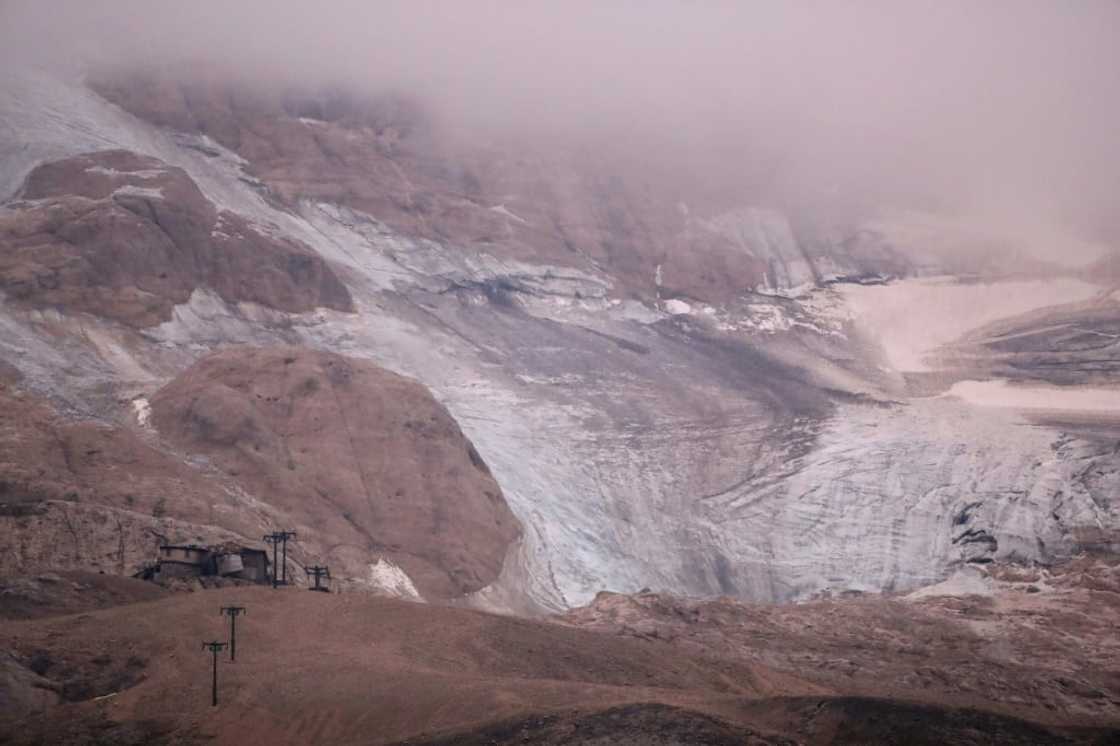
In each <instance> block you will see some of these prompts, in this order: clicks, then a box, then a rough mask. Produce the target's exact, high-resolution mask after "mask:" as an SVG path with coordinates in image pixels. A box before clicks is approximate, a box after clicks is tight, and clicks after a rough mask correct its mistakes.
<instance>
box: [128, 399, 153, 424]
mask: <svg viewBox="0 0 1120 746" xmlns="http://www.w3.org/2000/svg"><path fill="white" fill-rule="evenodd" d="M132 411H133V413H134V414H135V415H136V422H137V423H139V424H140V427H151V419H152V405H151V403H149V402H148V400H147V399H146V398H145V397H143V396H138V397H136V398H135V399H133V400H132Z"/></svg>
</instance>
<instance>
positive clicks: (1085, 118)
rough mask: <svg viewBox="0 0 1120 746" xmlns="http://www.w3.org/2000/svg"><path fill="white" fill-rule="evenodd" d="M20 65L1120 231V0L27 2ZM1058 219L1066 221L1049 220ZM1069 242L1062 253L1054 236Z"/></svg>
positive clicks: (13, 53) (19, 19) (17, 54)
mask: <svg viewBox="0 0 1120 746" xmlns="http://www.w3.org/2000/svg"><path fill="white" fill-rule="evenodd" d="M0 13H2V14H3V16H2V20H0V28H2V30H0V46H2V47H3V50H4V51H3V52H2V53H0V54H2V55H3V56H2V57H0V62H2V63H3V64H5V65H12V64H17V63H20V62H35V63H37V64H60V65H63V66H66V67H69V68H73V67H74V66H79V67H81V66H86V65H90V64H97V65H104V64H124V65H132V66H152V65H166V64H172V65H181V66H183V67H184V69H189V67H188V66H189V65H191V64H194V63H195V61H197V60H205V61H207V62H208V63H209V64H211V65H216V66H219V67H229V68H231V69H235V70H237V71H238V73H239V74H240V75H242V76H247V77H248V78H250V79H255V80H261V81H269V82H273V83H280V84H283V85H289V84H291V85H324V84H332V85H339V84H341V85H345V86H348V87H353V88H358V89H362V90H367V91H372V92H378V91H383V90H393V91H405V92H408V93H409V94H411V95H415V96H417V97H418V98H420V99H421V100H423V101H424V102H425V103H426V104H427V105H428V106H429V107H431V109H432V110H433V111H435V112H438V116H439V117H440V119H441V121H442V122H444V124H445V125H446V126H449V127H450V128H451V129H453V130H455V131H456V132H457V133H459V136H461V137H467V138H471V137H485V138H488V139H489V140H495V139H496V140H499V141H500V139H501V138H502V137H507V136H514V135H516V136H521V137H530V138H532V137H561V138H570V139H571V140H572V141H595V142H597V143H600V144H602V143H608V144H613V146H614V147H617V148H618V150H619V152H620V153H623V152H625V153H628V154H630V155H631V156H634V155H637V156H638V157H640V158H648V159H649V160H650V161H651V162H660V163H663V164H665V165H666V167H667V168H672V169H679V170H682V171H685V172H687V173H689V174H690V175H691V176H692V177H693V178H695V179H698V180H701V181H703V180H704V179H706V178H709V177H710V179H711V180H712V181H713V182H717V183H722V182H734V181H735V180H737V179H741V180H742V181H743V183H750V184H755V185H758V184H763V185H764V187H765V188H764V195H763V196H764V197H765V198H769V199H770V200H772V201H774V202H779V203H783V204H800V205H822V206H824V205H829V204H849V205H859V206H860V209H867V208H868V207H869V206H871V207H876V208H879V207H881V208H920V209H927V210H928V209H936V210H938V211H942V212H945V213H947V214H952V215H954V216H961V215H964V216H968V217H969V218H970V219H972V218H975V219H976V220H979V221H984V222H986V223H987V224H990V225H992V226H997V227H999V228H1000V229H1001V230H1006V231H1008V232H1011V233H1016V234H1020V235H1024V236H1035V237H1039V236H1044V237H1046V238H1045V240H1046V241H1051V239H1052V238H1053V239H1054V242H1055V245H1058V244H1061V243H1062V241H1064V240H1066V238H1062V237H1068V240H1069V242H1070V243H1071V244H1072V243H1076V242H1082V243H1084V244H1093V245H1112V246H1115V245H1117V244H1120V215H1118V212H1120V211H1117V210H1116V209H1115V200H1116V195H1117V194H1120V139H1118V137H1117V133H1118V132H1120V3H1118V2H1115V1H1113V0H1099V1H1097V0H1074V1H1069V2H1067V1H1063V0H1053V1H1052V2H1037V1H1035V0H1005V1H1004V0H989V1H987V2H983V1H981V0H965V1H961V2H955V1H953V0H940V1H938V2H899V1H897V0H894V1H892V0H887V1H885V2H844V1H842V0H833V1H831V2H793V1H790V0H784V1H778V2H746V1H744V2H717V1H715V0H712V1H709V2H699V1H697V2H685V1H684V0H679V1H670V0H642V1H635V2H621V1H619V2H572V1H570V0H569V1H567V2H551V3H543V2H499V1H497V0H457V1H456V2H445V3H436V2H417V1H416V0H412V1H410V2H371V1H366V2H357V1H352V2H342V1H338V2H286V1H285V2H281V1H280V0H249V1H241V2H231V1H228V0H227V1H226V2H194V3H182V2H176V3H170V2H168V3H164V2H154V1H153V0H146V1H145V0H122V1H119V2H113V3H94V2H69V3H67V2H50V3H43V2H33V1H32V2H9V3H7V4H6V5H4V6H3V10H2V11H0ZM1054 237H1058V238H1054ZM1055 252H1058V253H1063V252H1068V249H1066V248H1060V247H1059V248H1056V249H1055Z"/></svg>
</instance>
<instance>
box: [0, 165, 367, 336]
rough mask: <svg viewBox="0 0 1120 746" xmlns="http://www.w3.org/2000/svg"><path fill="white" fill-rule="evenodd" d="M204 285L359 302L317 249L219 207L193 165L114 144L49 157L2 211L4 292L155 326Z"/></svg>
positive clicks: (272, 297)
mask: <svg viewBox="0 0 1120 746" xmlns="http://www.w3.org/2000/svg"><path fill="white" fill-rule="evenodd" d="M198 287H207V288H210V289H212V290H213V291H215V292H216V293H217V294H218V295H220V296H221V297H222V298H223V299H225V300H226V301H229V302H237V301H252V302H255V303H260V304H262V305H266V306H270V307H273V308H277V309H280V310H284V311H293V312H295V311H307V310H310V309H313V308H315V307H317V306H326V307H329V308H335V309H338V310H350V309H351V305H352V304H351V300H350V295H349V292H348V291H347V290H346V287H345V286H344V285H343V284H342V283H341V282H340V281H339V279H338V278H337V277H336V276H335V274H334V272H333V271H332V270H331V268H330V267H329V266H328V265H327V264H326V262H324V261H323V259H322V258H321V257H320V256H319V255H318V254H316V253H315V252H314V251H312V250H311V249H310V248H309V247H307V246H305V245H303V244H299V243H296V242H294V241H291V240H288V239H283V238H277V237H275V236H270V235H267V234H265V233H263V232H261V231H260V230H259V229H258V228H256V227H255V226H253V225H252V224H251V223H249V222H248V221H246V220H245V219H244V218H242V217H240V216H238V215H236V214H234V213H231V212H228V211H220V210H218V209H217V208H216V207H215V206H214V205H213V204H212V203H211V202H210V201H209V200H207V199H206V197H205V196H204V195H203V194H202V192H201V191H199V189H198V187H197V186H196V185H195V183H194V181H193V180H191V178H190V177H189V176H187V174H186V172H185V171H183V170H182V169H179V168H174V167H171V166H168V165H167V164H165V163H163V162H162V161H159V160H157V159H155V158H150V157H146V156H140V155H137V154H135V153H131V152H128V151H123V150H108V151H101V152H97V153H90V154H87V155H82V156H75V157H73V158H66V159H63V160H59V161H54V162H51V163H46V164H43V165H41V166H39V167H37V168H35V169H34V170H33V171H32V172H31V173H30V174H29V175H28V177H27V179H26V182H25V183H24V186H23V189H22V191H21V193H20V199H19V200H16V201H13V202H9V203H8V204H7V205H5V206H4V209H2V210H0V290H3V291H4V293H5V294H6V295H7V296H8V297H9V298H10V299H12V300H15V301H18V302H21V303H24V304H27V305H30V306H34V307H40V308H41V307H56V308H65V309H68V310H73V311H88V312H90V313H95V314H98V315H100V316H104V317H107V318H111V319H115V320H117V321H122V322H124V323H126V324H130V325H132V326H137V327H144V326H151V325H152V324H156V323H159V322H160V321H165V320H167V319H168V318H170V314H171V308H172V306H174V305H175V304H177V303H183V302H185V301H186V300H187V299H188V298H189V297H190V294H191V292H192V291H193V290H194V289H195V288H198Z"/></svg>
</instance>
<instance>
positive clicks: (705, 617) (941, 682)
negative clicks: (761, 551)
mask: <svg viewBox="0 0 1120 746" xmlns="http://www.w3.org/2000/svg"><path fill="white" fill-rule="evenodd" d="M1075 568H1076V569H1075ZM989 569H990V571H991V574H990V576H984V575H982V574H981V573H975V578H977V579H979V578H981V577H983V578H984V580H983V582H980V581H979V580H977V582H976V583H974V584H968V585H967V587H966V584H965V583H963V582H962V581H961V579H959V578H955V579H954V581H950V583H946V584H944V585H946V586H949V585H954V586H956V587H949V588H941V587H934V588H930V589H928V591H929V592H928V593H927V591H920V592H918V593H915V594H912V595H911V596H906V597H900V596H895V597H893V598H892V597H888V598H884V597H881V596H877V595H862V594H850V595H848V596H847V597H834V598H829V599H820V600H815V601H812V602H806V603H802V604H796V605H762V604H744V603H742V602H739V601H736V600H734V599H731V598H720V599H711V600H695V599H692V600H690V599H681V598H674V597H672V596H668V595H665V594H657V593H639V594H636V595H622V594H613V593H602V594H600V595H599V596H597V597H596V598H595V600H594V601H593V602H592V603H591V604H589V605H588V606H586V607H582V608H579V609H574V610H572V611H570V612H568V613H567V614H565V615H564V616H563V617H562V618H563V619H564V620H565V621H566V622H567V623H569V624H572V625H574V626H577V627H580V628H584V629H593V630H597V631H600V632H613V633H614V634H617V635H620V636H623V637H630V638H637V639H644V640H651V641H654V642H656V643H660V644H662V645H664V646H665V647H666V648H668V649H673V650H680V651H694V652H700V651H713V650H718V651H720V654H721V655H722V656H726V657H727V658H728V659H730V660H735V659H739V660H749V661H752V662H757V663H762V664H764V665H766V666H767V667H769V668H771V669H774V670H777V671H785V672H794V671H796V672H797V673H798V674H799V675H801V676H804V677H805V678H808V679H810V680H811V681H813V682H814V683H816V684H818V685H820V686H822V687H835V688H836V689H837V690H840V691H843V692H844V693H845V694H848V695H856V696H864V697H875V698H880V699H881V700H882V701H889V700H892V699H895V698H903V699H909V700H911V701H915V700H916V701H921V702H927V703H928V702H939V703H942V704H951V705H956V706H969V707H975V708H980V709H989V710H992V711H996V712H1003V713H1005V714H1015V715H1018V716H1020V717H1036V718H1040V719H1041V718H1044V717H1045V718H1050V717H1055V718H1070V719H1071V720H1074V719H1076V720H1077V721H1078V722H1080V723H1082V724H1090V723H1093V722H1098V723H1113V722H1116V721H1117V718H1118V717H1120V697H1118V695H1120V678H1118V677H1117V676H1116V674H1115V673H1114V670H1115V669H1114V666H1115V661H1116V660H1117V658H1118V656H1120V645H1118V644H1117V641H1116V638H1115V636H1114V635H1110V634H1109V633H1108V632H1107V631H1106V630H1107V629H1108V628H1110V627H1111V626H1113V623H1112V621H1111V618H1112V616H1113V615H1114V614H1115V613H1116V611H1117V607H1118V604H1117V599H1118V597H1117V596H1116V595H1115V593H1114V591H1115V590H1116V589H1117V587H1118V586H1117V578H1118V575H1117V567H1116V566H1115V562H1114V560H1108V561H1102V560H1099V559H1098V560H1094V561H1079V562H1077V563H1073V564H1072V565H1070V566H1068V567H1067V568H1065V569H1063V570H1059V571H1055V572H1054V573H1050V572H1048V571H1045V570H1038V569H1034V570H1030V571H1025V572H1024V571H1022V570H1017V571H1011V569H1010V568H1008V567H1007V566H993V567H992V568H989ZM995 578H1002V579H1000V580H996V579H995ZM1090 588H1092V589H1093V590H1090ZM1106 589H1111V590H1106ZM962 591H963V592H962ZM1044 713H1045V714H1044ZM877 740H878V739H870V740H869V741H866V742H877ZM857 742H864V741H862V740H860V741H857Z"/></svg>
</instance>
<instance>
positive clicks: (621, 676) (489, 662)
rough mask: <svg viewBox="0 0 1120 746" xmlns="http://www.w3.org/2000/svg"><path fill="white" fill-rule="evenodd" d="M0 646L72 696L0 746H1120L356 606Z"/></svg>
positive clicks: (733, 662)
mask: <svg viewBox="0 0 1120 746" xmlns="http://www.w3.org/2000/svg"><path fill="white" fill-rule="evenodd" d="M232 603H237V604H240V605H244V606H246V607H247V608H248V613H247V615H246V616H245V617H243V618H242V620H241V622H240V623H239V627H238V655H237V657H238V660H237V662H236V663H229V662H228V661H225V660H223V661H222V662H221V664H220V673H219V677H220V681H219V697H220V704H219V706H218V707H217V708H211V707H210V706H209V695H210V656H209V654H208V653H206V652H204V651H203V650H201V649H200V645H201V642H202V641H203V640H208V639H224V636H225V629H226V627H225V623H224V620H223V619H222V618H221V617H220V616H219V615H218V613H217V610H218V607H219V606H221V605H229V604H232ZM0 646H3V647H5V648H7V649H9V650H10V651H12V655H13V656H14V660H15V661H16V664H17V665H20V666H23V667H26V668H34V669H36V670H39V671H41V672H42V673H41V674H36V675H40V676H41V679H44V680H45V683H44V682H43V681H40V680H36V681H37V682H38V683H39V684H40V685H43V686H48V687H52V686H53V687H55V689H57V690H59V691H60V692H61V691H68V692H69V694H68V695H67V696H61V698H60V701H61V703H60V704H57V705H52V704H50V703H43V702H39V703H34V702H31V703H25V704H24V705H23V707H22V709H19V710H15V709H8V710H7V711H6V712H5V714H4V716H2V717H0V742H10V743H36V742H42V741H43V739H44V738H45V737H50V738H52V739H53V740H54V742H60V743H64V742H82V741H76V740H74V737H73V735H72V734H75V733H77V734H79V735H82V734H88V733H102V734H117V735H118V736H119V738H120V741H119V742H121V743H140V742H143V741H142V740H139V739H140V738H141V736H142V735H143V734H149V735H150V736H151V738H152V739H153V741H154V742H193V741H198V742H206V741H207V740H209V742H211V743H215V744H227V743H228V744H256V743H261V744H264V743H271V744H276V746H284V745H285V744H307V743H330V744H385V743H409V744H433V745H434V744H451V743H455V744H502V743H544V744H615V743H621V744H665V745H667V744H732V743H748V744H788V743H804V744H825V743H897V744H904V743H905V744H911V743H922V744H926V743H967V744H1030V743H1055V744H1062V743H1086V744H1087V743H1102V744H1103V743H1107V742H1109V741H1108V740H1107V739H1108V738H1115V737H1116V735H1117V733H1116V731H1109V730H1107V729H1096V730H1093V729H1082V730H1077V729H1074V728H1069V727H1057V726H1053V725H1040V724H1037V723H1033V722H1029V721H1025V720H1021V719H1016V718H1013V717H1009V716H1006V715H997V714H993V713H988V712H984V711H978V710H970V709H962V708H954V707H946V706H944V705H942V704H937V703H926V704H917V703H907V702H900V701H891V700H872V699H867V698H851V697H837V696H835V692H836V690H835V689H832V690H829V689H825V688H822V687H821V686H820V685H817V684H813V683H810V682H807V681H805V680H804V679H802V678H799V677H797V676H792V675H789V674H783V673H780V672H777V671H774V670H773V669H771V668H769V667H768V666H765V665H762V664H758V663H750V662H747V661H745V660H743V659H741V658H738V657H736V656H733V655H727V654H726V651H724V650H721V649H718V648H717V649H711V650H709V651H707V652H691V651H686V650H684V649H681V648H677V647H674V646H673V645H671V644H668V643H666V642H665V641H663V640H656V639H638V638H634V637H629V636H622V635H618V634H614V633H609V634H604V633H600V632H593V631H588V630H581V629H575V628H572V627H570V626H565V625H558V624H556V623H553V622H548V621H527V620H519V619H513V618H508V617H500V616H495V615H490V614H484V613H480V612H475V611H469V610H465V609H456V608H448V607H441V606H435V605H422V604H411V603H407V602H402V601H397V600H392V599H381V598H376V597H373V596H371V595H369V594H363V593H351V594H341V595H338V594H318V593H309V592H306V591H302V590H295V589H290V590H280V591H272V590H270V589H267V588H260V587H252V588H223V589H218V590H214V591H206V592H200V593H191V594H176V595H174V596H171V597H169V598H165V599H163V600H159V601H154V602H150V603H144V604H134V605H131V606H122V607H118V608H112V609H104V610H100V611H94V612H90V613H86V614H79V615H70V616H62V617H54V618H51V619H44V620H37V621H33V622H32V621H20V622H13V621H5V622H0ZM67 682H69V683H70V688H69V689H68V690H67V689H65V685H66V683H67ZM114 685H115V686H118V687H120V688H119V689H116V690H113V691H107V689H108V688H109V687H111V686H114ZM114 691H115V692H117V693H115V694H114ZM106 694H112V695H113V696H109V697H104V695H106ZM915 694H916V695H920V694H921V693H920V692H915ZM93 697H103V698H102V699H100V700H93V699H92V698H93ZM107 737H108V736H107ZM106 742H110V741H106Z"/></svg>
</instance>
